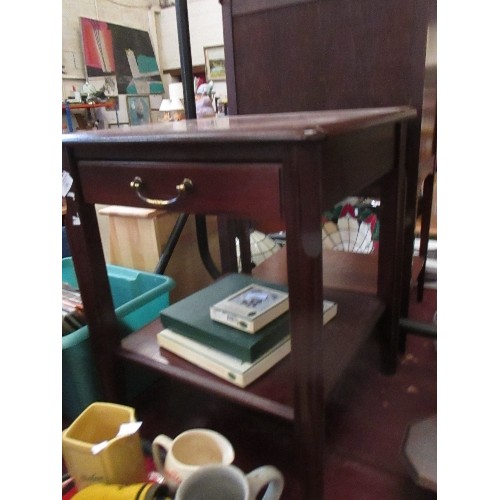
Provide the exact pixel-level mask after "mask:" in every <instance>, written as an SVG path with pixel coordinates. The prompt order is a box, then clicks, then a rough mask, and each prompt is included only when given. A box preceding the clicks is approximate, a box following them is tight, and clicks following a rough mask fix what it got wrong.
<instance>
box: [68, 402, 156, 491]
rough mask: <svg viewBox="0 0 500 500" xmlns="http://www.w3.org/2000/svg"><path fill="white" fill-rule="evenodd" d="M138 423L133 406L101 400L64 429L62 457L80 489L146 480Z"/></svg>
mask: <svg viewBox="0 0 500 500" xmlns="http://www.w3.org/2000/svg"><path fill="white" fill-rule="evenodd" d="M139 425H140V424H138V423H137V422H136V420H135V410H134V408H130V407H128V406H123V405H118V404H114V403H100V402H98V403H92V404H91V405H90V406H88V407H87V408H86V409H85V410H84V411H83V412H82V413H81V414H80V416H78V417H77V418H76V419H75V421H74V422H73V423H72V424H71V425H70V426H69V427H68V428H67V429H65V430H64V431H63V433H62V453H63V459H64V462H65V464H66V467H67V469H68V472H69V474H70V475H71V477H73V479H74V481H75V485H76V488H77V489H78V490H81V489H83V488H85V487H86V486H89V485H91V484H94V483H107V484H133V483H142V482H145V481H146V476H147V473H146V464H145V460H144V455H143V453H142V449H141V440H140V436H139V431H138V427H139Z"/></svg>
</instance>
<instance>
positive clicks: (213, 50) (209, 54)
mask: <svg viewBox="0 0 500 500" xmlns="http://www.w3.org/2000/svg"><path fill="white" fill-rule="evenodd" d="M203 50H204V52H205V76H206V79H207V82H209V81H210V80H225V79H226V58H225V55H224V45H215V46H213V47H205V48H204V49H203Z"/></svg>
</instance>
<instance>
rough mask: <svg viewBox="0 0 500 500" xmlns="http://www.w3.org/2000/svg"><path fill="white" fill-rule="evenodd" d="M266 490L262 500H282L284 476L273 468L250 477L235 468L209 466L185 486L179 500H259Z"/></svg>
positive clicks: (270, 467)
mask: <svg viewBox="0 0 500 500" xmlns="http://www.w3.org/2000/svg"><path fill="white" fill-rule="evenodd" d="M264 487H265V493H264V496H263V497H262V500H278V499H279V498H280V497H281V493H282V492H283V487H284V479H283V475H282V474H281V472H280V471H279V470H278V469H276V467H273V466H272V465H263V466H262V467H258V468H257V469H255V470H253V471H252V472H250V473H249V474H247V475H245V474H244V473H243V472H242V471H241V470H240V469H238V467H235V466H234V465H207V466H205V467H200V468H199V469H198V470H197V471H196V472H193V474H191V475H190V476H189V477H188V478H187V479H186V480H185V481H183V482H182V483H181V485H180V486H179V489H178V490H177V494H176V495H175V500H255V499H256V498H257V495H258V494H259V493H260V492H261V490H262V489H263V488H264Z"/></svg>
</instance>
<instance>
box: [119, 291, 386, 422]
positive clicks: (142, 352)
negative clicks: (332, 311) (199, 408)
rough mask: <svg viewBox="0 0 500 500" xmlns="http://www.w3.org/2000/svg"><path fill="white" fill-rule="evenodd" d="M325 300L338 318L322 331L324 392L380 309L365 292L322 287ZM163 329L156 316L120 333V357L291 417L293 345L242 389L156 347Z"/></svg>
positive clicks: (368, 331)
mask: <svg viewBox="0 0 500 500" xmlns="http://www.w3.org/2000/svg"><path fill="white" fill-rule="evenodd" d="M325 298H326V299H330V300H334V301H336V302H337V303H338V313H337V316H336V317H335V318H334V319H333V320H331V321H330V322H329V323H328V324H327V325H325V327H324V329H323V349H322V352H323V365H324V386H325V396H326V393H328V392H329V391H330V390H331V389H332V388H333V386H334V385H335V384H336V382H337V381H338V380H339V379H340V377H341V375H342V373H343V372H344V370H345V368H346V367H347V365H348V364H349V362H350V361H351V360H352V359H353V358H354V356H355V355H356V353H357V352H358V349H359V348H360V346H361V345H362V344H363V342H364V341H366V339H367V338H368V336H369V335H370V333H371V332H372V331H373V330H374V327H375V325H376V323H377V322H378V320H379V319H380V317H381V315H382V313H383V311H384V307H383V304H382V302H381V301H380V300H379V299H378V298H376V297H374V296H371V295H368V294H357V293H352V292H341V291H334V290H329V291H325ZM360 311H362V312H363V314H360ZM162 328H163V327H162V324H161V321H160V319H157V320H154V321H153V322H151V323H149V324H148V325H146V326H145V327H144V328H142V329H140V330H138V331H136V332H134V333H132V334H130V335H128V336H127V337H125V338H124V339H123V340H122V342H121V348H120V349H119V350H118V356H119V358H120V359H122V360H126V361H130V362H133V363H136V364H138V365H140V366H143V367H146V368H148V369H151V370H153V371H156V372H158V373H160V374H162V375H164V376H166V377H171V378H174V379H177V380H180V381H182V382H185V383H186V384H190V385H192V386H195V387H198V388H201V389H203V390H206V391H208V392H210V393H213V394H217V395H219V396H222V397H224V398H227V399H229V400H231V401H233V402H236V403H239V404H241V405H244V406H247V407H250V408H253V409H256V410H259V411H263V412H265V413H267V414H271V415H274V416H277V417H279V418H283V419H285V420H287V421H293V418H294V410H293V385H292V380H293V376H292V362H291V359H292V358H291V357H292V356H293V349H292V353H291V355H289V356H287V357H286V358H285V359H284V360H282V361H280V362H279V363H278V364H277V365H276V366H274V367H273V368H272V369H271V370H269V371H268V372H267V373H265V374H264V375H262V376H261V377H260V378H259V379H257V380H256V381H255V382H253V383H252V384H250V385H249V386H248V387H246V388H245V389H241V388H239V387H237V386H235V385H233V384H231V383H229V382H226V381H225V380H223V379H221V378H219V377H216V376H214V375H212V374H210V373H208V372H207V371H205V370H203V369H201V368H198V367H197V366H195V365H193V364H191V363H189V362H187V361H185V360H183V359H181V358H179V357H178V356H175V355H174V354H172V353H170V352H167V351H165V350H163V349H162V350H160V348H159V346H158V344H157V342H156V334H157V333H158V332H159V331H160V330H161V329H162Z"/></svg>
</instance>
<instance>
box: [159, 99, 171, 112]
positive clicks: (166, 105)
mask: <svg viewBox="0 0 500 500" xmlns="http://www.w3.org/2000/svg"><path fill="white" fill-rule="evenodd" d="M160 111H170V99H162V101H161V104H160Z"/></svg>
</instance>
